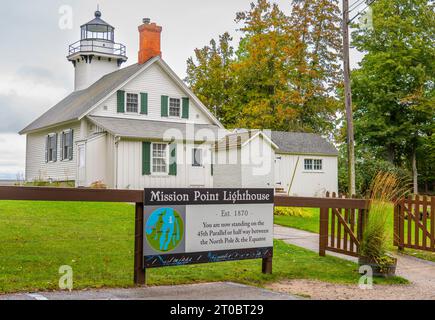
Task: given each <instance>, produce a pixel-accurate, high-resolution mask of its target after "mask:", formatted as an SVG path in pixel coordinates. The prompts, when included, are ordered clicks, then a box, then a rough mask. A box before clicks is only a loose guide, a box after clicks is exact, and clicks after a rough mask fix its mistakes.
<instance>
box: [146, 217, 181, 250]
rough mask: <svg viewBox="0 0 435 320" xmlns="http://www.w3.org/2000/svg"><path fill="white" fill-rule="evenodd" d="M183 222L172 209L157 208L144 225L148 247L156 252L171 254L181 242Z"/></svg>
mask: <svg viewBox="0 0 435 320" xmlns="http://www.w3.org/2000/svg"><path fill="white" fill-rule="evenodd" d="M183 236H184V221H183V219H182V217H181V215H180V214H179V213H178V212H177V211H176V210H174V209H173V208H159V209H157V210H155V211H153V212H152V213H151V215H150V216H149V218H148V220H147V222H146V225H145V237H146V239H147V242H148V244H149V246H150V247H151V248H152V249H154V250H155V251H158V252H171V251H173V250H175V249H176V248H177V247H178V246H179V245H180V243H181V241H182V240H183Z"/></svg>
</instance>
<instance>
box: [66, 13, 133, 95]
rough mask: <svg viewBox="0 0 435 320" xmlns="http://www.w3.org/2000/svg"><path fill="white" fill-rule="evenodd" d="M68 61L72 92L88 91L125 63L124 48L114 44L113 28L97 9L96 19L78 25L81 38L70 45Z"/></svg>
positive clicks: (121, 45)
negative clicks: (71, 75) (71, 78)
mask: <svg viewBox="0 0 435 320" xmlns="http://www.w3.org/2000/svg"><path fill="white" fill-rule="evenodd" d="M67 58H68V60H69V61H71V62H72V63H73V65H74V68H75V80H74V90H75V91H79V90H83V89H86V88H88V87H89V86H90V85H91V84H93V83H95V82H96V81H97V80H99V79H100V78H101V77H102V76H104V75H106V74H109V73H111V72H113V71H116V70H118V69H119V68H120V66H121V64H122V63H123V62H125V61H127V57H126V49H125V46H124V45H123V44H120V43H115V28H114V27H112V26H111V25H110V24H108V23H107V22H105V21H104V20H102V19H101V12H100V11H98V10H97V11H96V12H95V19H93V20H91V21H89V22H88V23H86V24H84V25H82V26H81V38H80V40H79V41H77V42H75V43H73V44H72V45H70V46H69V55H68V57H67Z"/></svg>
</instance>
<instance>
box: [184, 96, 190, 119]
mask: <svg viewBox="0 0 435 320" xmlns="http://www.w3.org/2000/svg"><path fill="white" fill-rule="evenodd" d="M183 119H189V98H183Z"/></svg>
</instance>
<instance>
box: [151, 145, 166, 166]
mask: <svg viewBox="0 0 435 320" xmlns="http://www.w3.org/2000/svg"><path fill="white" fill-rule="evenodd" d="M152 160H153V161H152V165H153V173H167V172H168V145H167V144H163V143H153V150H152Z"/></svg>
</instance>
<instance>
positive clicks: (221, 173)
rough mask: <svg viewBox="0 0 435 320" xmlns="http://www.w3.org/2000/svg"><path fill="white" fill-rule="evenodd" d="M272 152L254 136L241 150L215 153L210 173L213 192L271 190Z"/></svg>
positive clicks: (235, 149)
mask: <svg viewBox="0 0 435 320" xmlns="http://www.w3.org/2000/svg"><path fill="white" fill-rule="evenodd" d="M274 156H275V152H274V150H273V148H272V147H271V145H270V144H269V143H267V142H265V141H264V139H263V137H262V136H260V135H259V136H257V137H255V139H252V140H251V141H250V142H249V143H247V144H246V145H244V146H243V147H242V148H231V149H230V150H228V151H227V150H219V151H218V153H217V157H216V165H215V169H214V187H215V188H273V187H274V169H275V168H274V166H273V159H274Z"/></svg>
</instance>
